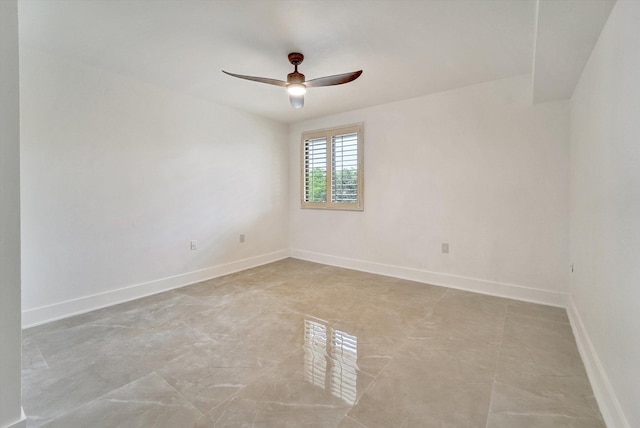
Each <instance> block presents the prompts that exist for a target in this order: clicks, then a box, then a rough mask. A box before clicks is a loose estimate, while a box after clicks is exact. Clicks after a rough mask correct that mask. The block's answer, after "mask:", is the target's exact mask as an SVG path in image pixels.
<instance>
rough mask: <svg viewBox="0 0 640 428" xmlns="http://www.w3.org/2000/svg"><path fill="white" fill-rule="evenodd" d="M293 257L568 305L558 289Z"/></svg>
mask: <svg viewBox="0 0 640 428" xmlns="http://www.w3.org/2000/svg"><path fill="white" fill-rule="evenodd" d="M291 257H293V258H296V259H301V260H307V261H310V262H316V263H322V264H326V265H331V266H337V267H342V268H347V269H354V270H359V271H363V272H369V273H375V274H378V275H385V276H393V277H396V278H401V279H408V280H411V281H417V282H422V283H426V284H432V285H439V286H442V287H448V288H455V289H459V290H466V291H473V292H476V293H482V294H489V295H491V296H497V297H506V298H509V299H516V300H523V301H526V302H532V303H541V304H544V305H550V306H559V307H563V308H564V307H566V305H567V294H565V293H559V292H556V291H549V290H542V289H538V288H531V287H525V286H521V285H515V284H507V283H502V282H495V281H488V280H484V279H477V278H469V277H464V276H457V275H450V274H444V273H437V272H429V271H426V270H420V269H413V268H407V267H402V266H393V265H387V264H383V263H376V262H369V261H365V260H356V259H350V258H346V257H338V256H332V255H329V254H321V253H314V252H310V251H304V250H295V249H292V250H291Z"/></svg>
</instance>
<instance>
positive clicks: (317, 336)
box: [304, 320, 358, 405]
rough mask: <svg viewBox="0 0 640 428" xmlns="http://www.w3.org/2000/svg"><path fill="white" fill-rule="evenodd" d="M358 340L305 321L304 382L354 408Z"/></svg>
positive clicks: (313, 322) (341, 332) (346, 334)
mask: <svg viewBox="0 0 640 428" xmlns="http://www.w3.org/2000/svg"><path fill="white" fill-rule="evenodd" d="M357 362H358V338H357V337H356V336H353V335H351V334H348V333H345V332H343V331H340V330H334V329H333V328H331V327H327V326H325V325H324V324H321V323H319V322H316V321H311V320H304V376H305V380H306V381H307V382H309V383H311V384H313V385H315V386H318V387H320V388H322V389H325V390H326V389H328V390H329V391H330V392H331V394H332V395H334V396H336V397H338V398H340V399H342V400H344V401H345V402H347V403H348V404H351V405H353V404H354V403H355V402H356V397H357V386H356V381H357V378H358V374H357V371H356V370H357Z"/></svg>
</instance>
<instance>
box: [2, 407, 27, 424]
mask: <svg viewBox="0 0 640 428" xmlns="http://www.w3.org/2000/svg"><path fill="white" fill-rule="evenodd" d="M20 412H21V413H22V414H21V416H20V420H19V421H16V422H12V423H11V424H9V425H6V426H5V428H26V427H27V417H26V416H25V415H24V409H22V408H21V409H20Z"/></svg>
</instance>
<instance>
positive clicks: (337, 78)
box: [222, 52, 362, 108]
mask: <svg viewBox="0 0 640 428" xmlns="http://www.w3.org/2000/svg"><path fill="white" fill-rule="evenodd" d="M303 60H304V55H302V54H301V53H298V52H292V53H290V54H289V62H290V63H291V64H293V66H294V70H293V73H289V74H288V75H287V81H286V82H285V81H284V80H277V79H269V78H267V77H254V76H244V75H242V74H234V73H229V72H228V71H224V70H222V72H223V73H225V74H228V75H229V76H233V77H238V78H240V79H246V80H253V81H254V82H261V83H267V84H269V85H276V86H283V87H285V88H287V92H288V93H289V102H290V103H291V106H293V107H294V108H301V107H302V106H304V94H305V93H307V88H312V87H317V86H334V85H342V84H343V83H349V82H352V81H354V80H356V79H357V78H358V77H360V75H361V74H362V70H358V71H353V72H351V73H344V74H336V75H334V76H326V77H319V78H317V79H311V80H307V81H305V80H304V79H305V77H304V74H302V73H298V66H299V65H300V64H302V61H303Z"/></svg>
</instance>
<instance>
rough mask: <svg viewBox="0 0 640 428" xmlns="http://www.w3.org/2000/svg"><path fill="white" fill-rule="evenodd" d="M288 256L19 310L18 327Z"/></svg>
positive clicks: (277, 253)
mask: <svg viewBox="0 0 640 428" xmlns="http://www.w3.org/2000/svg"><path fill="white" fill-rule="evenodd" d="M287 257H289V250H280V251H275V252H272V253H268V254H263V255H260V256H256V257H251V258H247V259H242V260H237V261H234V262H231V263H225V264H221V265H218V266H213V267H209V268H206V269H200V270H197V271H193V272H187V273H183V274H180V275H175V276H171V277H167V278H161V279H157V280H153V281H148V282H144V283H140V284H135V285H131V286H128V287H123V288H119V289H116V290H110V291H107V292H104V293H99V294H93V295H91V296H85V297H80V298H77V299H72V300H67V301H65V302H60V303H56V304H53V305H47V306H41V307H39V308H34V309H28V310H25V311H22V328H28V327H34V326H36V325H40V324H45V323H48V322H51V321H55V320H58V319H62V318H67V317H70V316H73V315H78V314H82V313H85V312H89V311H93V310H95V309H100V308H104V307H106V306H111V305H115V304H118V303H123V302H127V301H129V300H135V299H139V298H141V297H145V296H150V295H152V294H157V293H161V292H163V291H168V290H172V289H174V288H180V287H184V286H185V285H189V284H194V283H196V282H201V281H206V280H208V279H212V278H217V277H219V276H223V275H228V274H230V273H234V272H238V271H241V270H244V269H250V268H252V267H256V266H260V265H263V264H267V263H271V262H275V261H277V260H281V259H284V258H287Z"/></svg>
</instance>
